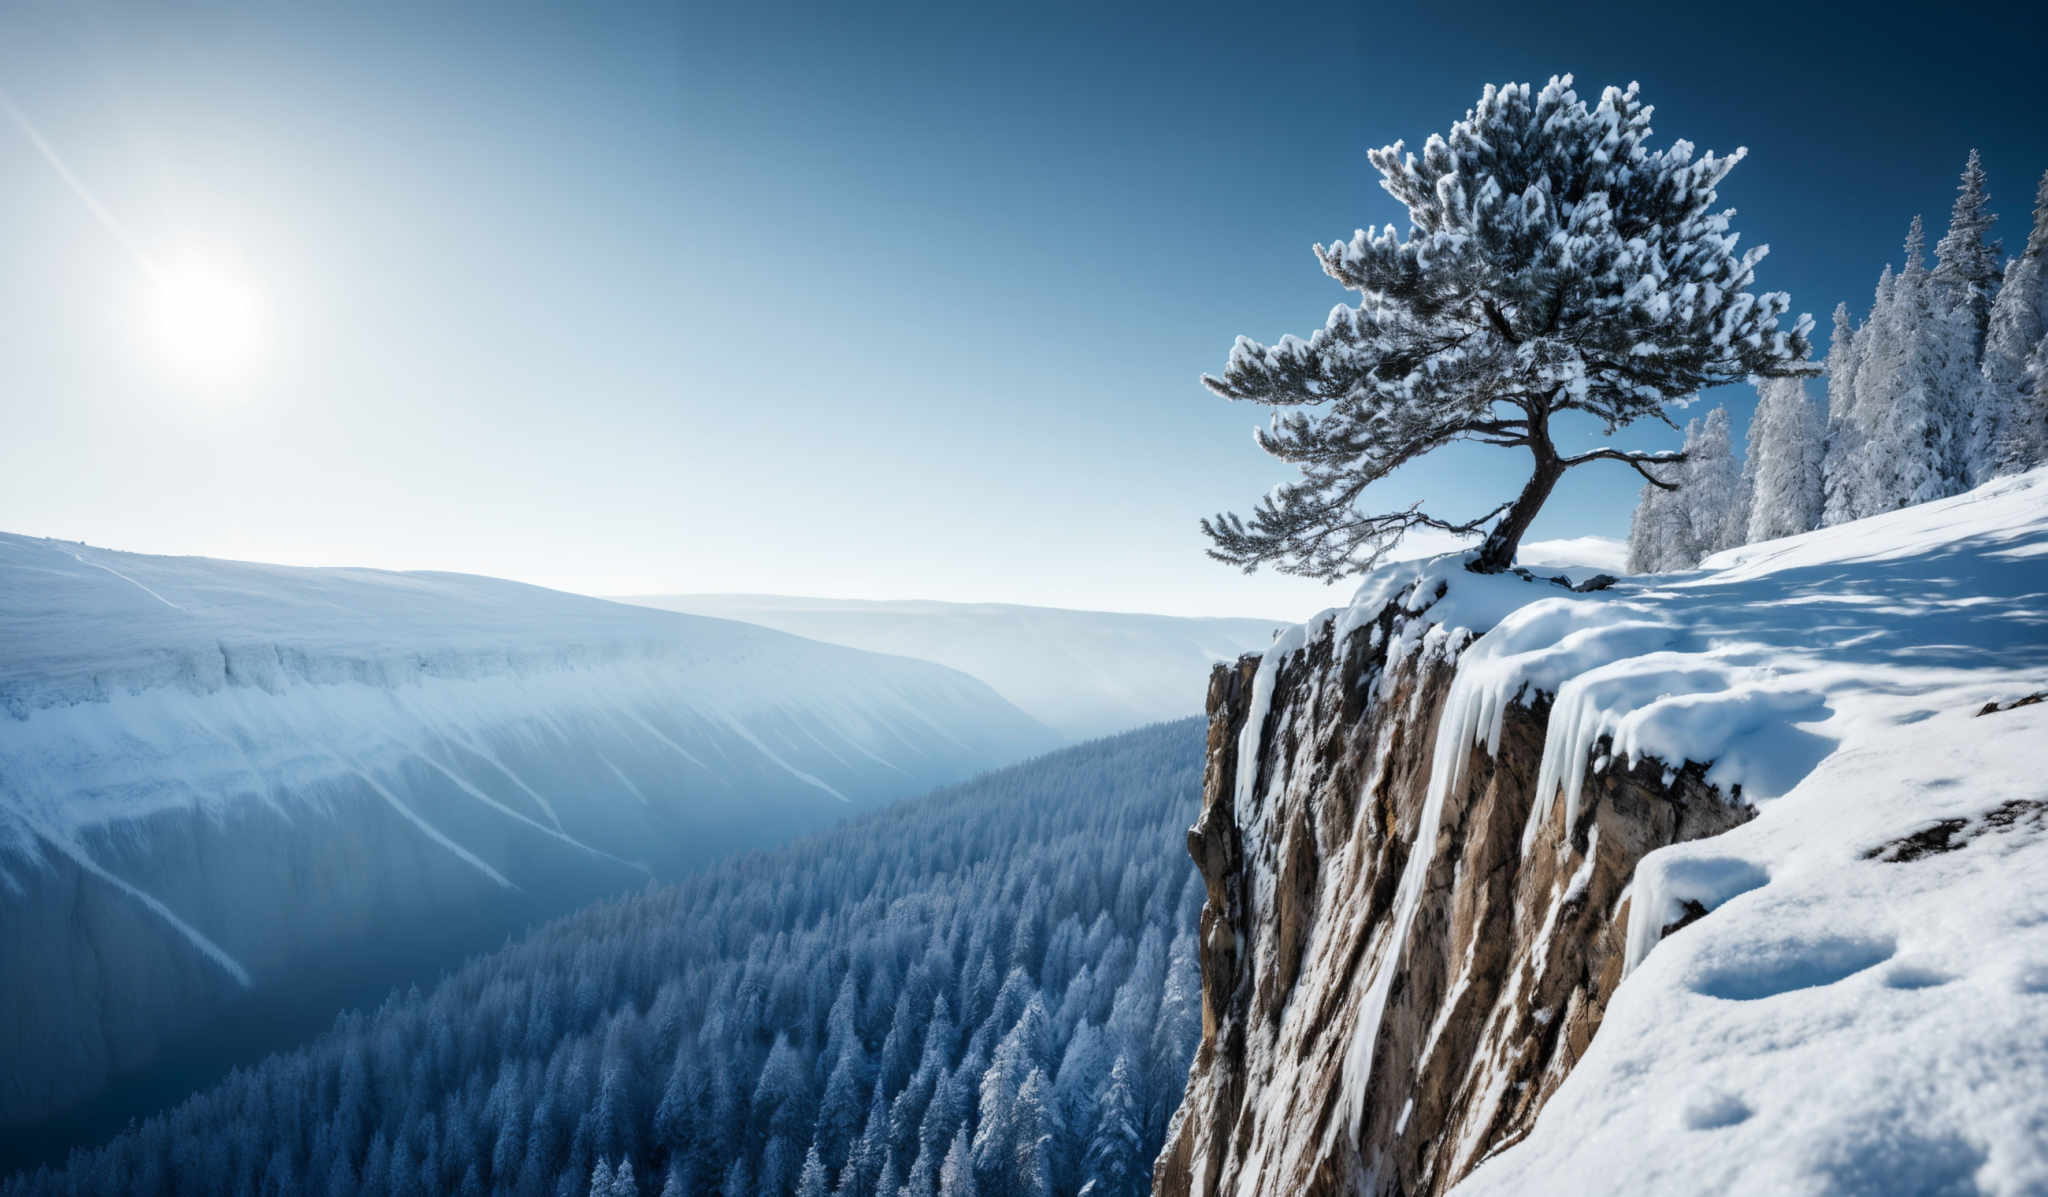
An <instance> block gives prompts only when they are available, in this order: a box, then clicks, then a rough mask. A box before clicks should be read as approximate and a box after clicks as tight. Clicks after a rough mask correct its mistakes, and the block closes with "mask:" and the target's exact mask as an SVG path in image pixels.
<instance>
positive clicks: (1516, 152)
mask: <svg viewBox="0 0 2048 1197" xmlns="http://www.w3.org/2000/svg"><path fill="white" fill-rule="evenodd" d="M1650 135H1651V128H1650V108H1649V106H1647V105H1645V104H1644V103H1643V102H1642V101H1641V99H1640V98H1639V97H1638V95H1637V91H1636V87H1635V85H1633V84H1631V85H1630V86H1629V87H1627V88H1626V89H1622V88H1612V87H1610V88H1608V89H1607V90H1606V91H1605V92H1604V93H1603V94H1602V95H1601V98H1600V101H1599V103H1598V104H1597V105H1594V106H1592V107H1588V106H1587V105H1586V104H1585V103H1584V102H1583V101H1582V100H1580V99H1579V97H1578V96H1577V95H1576V94H1575V93H1574V92H1573V91H1572V89H1571V78H1570V76H1563V77H1558V78H1553V79H1551V80H1550V82H1549V84H1548V85H1546V86H1545V87H1544V88H1543V89H1542V91H1541V92H1535V91H1534V89H1532V88H1531V87H1529V86H1528V85H1527V84H1509V85H1506V86H1503V87H1493V86H1488V87H1487V88H1486V90H1485V92H1484V93H1483V94H1482V95H1481V97H1480V100H1479V103H1478V104H1477V105H1476V106H1475V107H1474V108H1472V109H1471V110H1470V111H1469V112H1467V113H1466V116H1465V119H1464V120H1462V121H1459V122H1457V123H1456V124H1454V125H1452V126H1451V129H1450V132H1449V134H1448V136H1432V137H1430V139H1429V140H1428V142H1427V143H1426V144H1425V145H1424V147H1423V151H1422V156H1421V157H1420V158H1419V159H1418V158H1417V157H1416V156H1415V155H1413V154H1409V153H1406V152H1405V150H1404V147H1403V145H1402V143H1400V142H1396V143H1394V144H1393V145H1390V146H1387V147H1385V148H1384V149H1380V150H1376V151H1374V152H1373V153H1372V154H1371V155H1370V159H1371V161H1372V164H1373V166H1374V167H1375V168H1377V169H1378V170H1379V172H1380V174H1381V176H1382V182H1381V186H1382V187H1384V188H1385V189H1386V191H1387V192H1388V193H1389V194H1391V195H1392V196H1393V197H1394V198H1395V199H1396V200H1398V201H1400V202H1401V203H1402V204H1403V205H1405V206H1406V207H1407V209H1408V220H1409V228H1408V230H1407V232H1406V233H1405V234H1404V233H1399V232H1397V231H1396V230H1395V229H1394V227H1393V226H1392V225H1389V226H1387V227H1386V228H1385V229H1383V230H1380V231H1377V232H1372V231H1367V230H1363V229H1361V230H1359V231H1358V232H1357V233H1356V234H1355V235H1354V236H1353V237H1352V239H1351V240H1350V241H1349V242H1335V243H1332V244H1330V245H1327V246H1318V247H1317V249H1316V256H1317V258H1318V259H1319V260H1320V261H1321V263H1322V266H1323V270H1324V271H1325V272H1326V273H1327V274H1329V275H1330V277H1332V278H1334V279H1336V280H1337V281H1338V282H1339V283H1342V284H1343V285H1344V286H1345V287H1347V288H1349V289H1352V290H1355V291H1357V292H1359V294H1360V297H1361V298H1360V300H1359V302H1358V304H1357V306H1355V307H1347V306H1343V305H1339V306H1338V307H1337V308H1336V309H1335V310H1333V311H1332V312H1331V313H1330V316H1329V319H1328V321H1327V322H1326V323H1325V325H1324V327H1323V328H1321V329H1319V330H1318V331H1317V332H1315V333H1314V334H1313V335H1312V336H1311V337H1309V338H1308V339H1307V340H1302V339H1299V338H1296V337H1285V338H1282V339H1281V340H1280V341H1279V342H1277V343H1275V344H1273V345H1271V346H1266V345H1261V344H1258V343H1257V342H1254V341H1251V340H1249V339H1247V338H1242V337H1240V338H1239V339H1238V341H1237V344H1236V346H1235V347H1234V348H1233V349H1232V350H1231V354H1230V360H1229V363H1228V365H1227V366H1226V367H1225V368H1224V371H1223V375H1222V377H1220V378H1214V377H1209V378H1205V379H1204V380H1203V381H1204V382H1205V383H1207V385H1208V386H1209V387H1210V389H1212V390H1214V391H1215V392H1217V393H1218V394H1220V395H1223V396H1225V397H1226V398H1230V399H1235V400H1248V401H1251V402H1255V403H1262V404H1267V405H1269V406H1273V407H1276V408H1288V409H1295V410H1288V411H1279V412H1276V413H1275V414H1274V416H1273V418H1272V421H1271V422H1270V424H1269V425H1268V427H1266V428H1265V429H1263V430H1261V431H1259V432H1258V434H1257V440H1258V444H1259V446H1260V447H1261V448H1263V449H1264V450H1265V451H1266V452H1268V453H1270V454H1272V455H1273V456H1275V457H1278V458H1280V459H1282V460H1284V461H1288V462H1292V463H1294V464H1295V465H1297V466H1299V467H1300V469H1301V473H1302V477H1301V478H1300V479H1299V480H1298V481H1294V482H1290V483H1287V484H1284V485H1282V486H1280V487H1278V488H1276V489H1275V490H1274V491H1273V492H1271V493H1270V494H1269V495H1268V496H1267V497H1266V498H1265V499H1264V500H1263V501H1262V502H1261V503H1260V504H1259V506H1258V507H1257V508H1256V509H1255V511H1254V513H1253V515H1252V518H1251V519H1250V520H1249V521H1246V520H1245V519H1243V518H1241V517H1239V516H1236V515H1232V514H1220V515H1217V516H1216V517H1214V518H1213V519H1206V520H1204V521H1202V529H1203V531H1204V532H1205V533H1206V534H1207V535H1208V536H1209V538H1210V540H1211V541H1212V542H1213V544H1212V547H1211V548H1210V550H1209V551H1210V555H1211V556H1213V557H1215V558H1217V559H1218V560H1220V561H1224V562H1227V563H1229V564H1232V565H1237V566H1240V567H1242V568H1244V569H1246V570H1247V571H1249V570H1252V569H1256V568H1257V567H1258V566H1260V565H1264V564H1271V565H1273V566H1274V567H1275V568H1277V569H1279V570H1280V571H1281V572H1284V573H1294V574H1302V575H1306V576H1310V577H1319V578H1324V579H1332V580H1334V579H1336V578H1339V577H1342V576H1344V575H1346V574H1349V573H1354V572H1357V571H1359V570H1362V569H1365V568H1368V567H1370V566H1371V565H1372V564H1373V563H1374V562H1375V561H1377V560H1378V559H1379V558H1380V557H1381V556H1382V555H1383V554H1384V553H1385V552H1386V551H1387V550H1388V549H1389V548H1391V547H1392V546H1393V545H1394V544H1395V543H1397V542H1398V541H1399V540H1400V539H1401V537H1402V536H1403V535H1404V534H1406V533H1407V532H1409V531H1410V530H1412V529H1415V528H1433V529H1438V530H1442V531H1448V532H1453V533H1458V534H1476V533H1478V532H1479V531H1481V530H1482V529H1487V528H1488V525H1489V524H1490V525H1491V528H1490V530H1489V531H1487V535H1486V540H1485V542H1484V544H1483V545H1482V547H1481V548H1480V550H1479V552H1478V554H1477V556H1476V558H1475V560H1474V561H1473V568H1475V569H1478V570H1482V571H1497V570H1502V569H1505V568H1507V567H1508V566H1509V565H1511V564H1513V562H1514V556H1515V549H1516V547H1517V546H1518V545H1519V543H1520V541H1521V538H1522V535H1523V533H1525V532H1526V531H1527V530H1528V527H1529V524H1530V522H1531V521H1532V520H1534V519H1535V517H1536V513H1537V512H1538V511H1539V510H1540V509H1541V508H1542V506H1543V503H1544V501H1545V500H1546V499H1548V498H1549V496H1550V492H1551V490H1552V488H1553V487H1554V486H1555V485H1556V484H1557V480H1558V479H1559V478H1560V477H1562V476H1563V475H1564V473H1565V471H1566V470H1568V469H1570V468H1571V467H1573V466H1578V465H1584V464H1587V463H1589V462H1593V461H1620V462H1625V463H1627V464H1629V465H1631V466H1634V467H1635V468H1636V469H1637V470H1638V471H1639V472H1641V473H1642V474H1643V476H1644V477H1645V479H1648V480H1651V481H1653V483H1654V484H1655V485H1659V486H1661V485H1664V483H1662V482H1661V481H1659V480H1656V479H1655V478H1654V476H1653V475H1652V474H1651V473H1650V472H1649V471H1648V470H1647V469H1645V468H1644V467H1645V466H1646V465H1648V464H1651V463H1655V462H1659V461H1670V460H1672V459H1673V455H1672V454H1669V453H1636V452H1630V451H1626V450H1622V449H1616V448H1599V449H1594V450H1591V451H1589V452H1585V453H1580V454H1575V455H1567V454H1565V453H1562V452H1560V451H1559V450H1558V448H1557V446H1556V444H1555V443H1554V441H1553V440H1552V438H1551V427H1550V422H1551V419H1552V417H1554V416H1559V415H1562V414H1564V413H1566V412H1577V413H1583V414H1585V415H1588V416H1590V417H1592V418H1593V419H1595V420H1598V421H1599V422H1600V423H1601V424H1603V425H1604V426H1605V427H1606V428H1607V429H1608V430H1610V431H1611V430H1613V429H1615V428H1619V427H1621V426H1623V425H1626V424H1631V423H1634V422H1635V421H1636V420H1639V419H1643V418H1646V417H1647V418H1656V419H1663V420H1665V421H1666V422H1667V423H1668V422H1669V417H1667V416H1666V415H1665V414H1664V408H1665V407H1666V405H1668V404H1671V403H1674V402H1676V401H1679V400H1682V399H1684V398H1685V397H1687V396H1690V395H1692V394H1694V393H1696V392H1697V391H1698V390H1699V389H1700V388H1701V387H1702V386H1706V385H1710V384H1713V383H1718V382H1732V381H1734V380H1736V379H1738V378H1742V377H1746V376H1748V375H1752V374H1756V375H1764V376H1774V375H1779V374H1788V373H1790V374H1798V373H1810V372H1813V367H1811V366H1810V365H1808V364H1807V357H1808V353H1809V346H1808V343H1807V333H1808V331H1809V329H1810V327H1811V321H1810V320H1809V319H1808V318H1806V317H1804V316H1802V317H1800V318H1799V320H1798V321H1797V322H1796V323H1795V325H1794V326H1793V327H1792V328H1791V329H1789V330H1786V329H1781V328H1779V327H1778V320H1779V317H1781V316H1782V315H1784V313H1785V311H1786V309H1787V306H1788V304H1789V300H1788V299H1787V298H1786V297H1785V295H1783V294H1782V293H1777V292H1771V293H1766V294H1762V295H1758V294H1754V293H1752V292H1751V291H1750V290H1749V287H1750V286H1751V285H1752V283H1753V281H1754V277H1755V269H1756V265H1757V263H1758V262H1759V261H1760V260H1762V258H1763V256H1764V254H1765V253H1766V252H1767V251H1766V248H1765V247H1762V246H1759V247H1757V248H1754V249H1751V250H1749V251H1748V252H1746V253H1741V254H1738V253H1737V252H1736V249H1735V238H1734V237H1733V236H1732V235H1731V234H1730V232H1729V217H1730V215H1731V213H1730V212H1728V211H1725V210H1721V209H1718V208H1716V207H1715V188H1716V187H1717V186H1718V185H1719V183H1720V182H1721V180H1722V179H1723V178H1725V177H1726V176H1727V174H1728V171H1729V170H1730V169H1732V168H1733V167H1734V165H1735V164H1736V163H1737V162H1739V161H1740V160H1741V159H1742V157H1743V151H1742V150H1740V149H1738V150H1736V151H1735V152H1734V153H1732V154H1729V155H1727V156H1725V157H1716V156H1715V155H1713V154H1711V153H1709V154H1704V155H1701V156H1699V157H1697V158H1695V157H1694V154H1693V146H1692V144H1691V143H1690V142H1687V141H1683V140H1681V141H1678V142H1675V143H1673V144H1672V145H1671V146H1670V147H1669V148H1667V149H1663V150H1657V151H1652V150H1650V149H1649V148H1648V145H1647V142H1648V140H1649V137H1650ZM1302 408H1322V409H1323V410H1322V411H1320V412H1318V413H1316V414H1314V415H1311V414H1309V413H1308V412H1305V411H1302V410H1299V409H1302ZM1454 441H1476V442H1479V443H1481V444H1488V445H1496V446H1503V447H1509V448H1518V449H1522V450H1525V451H1526V452H1528V453H1529V454H1530V456H1531V457H1532V458H1533V461H1532V463H1531V473H1530V476H1529V479H1528V481H1527V483H1526V484H1525V485H1524V486H1523V488H1522V491H1521V494H1520V495H1519V496H1518V497H1516V498H1514V499H1512V500H1510V501H1508V502H1505V503H1502V504H1500V505H1499V506H1498V507H1495V508H1494V509H1493V510H1491V511H1487V512H1484V513H1482V514H1480V515H1478V516H1475V517H1472V518H1469V519H1457V518H1448V517H1443V516H1438V515H1434V514H1431V513H1429V512H1425V511H1424V510H1423V509H1422V507H1421V505H1420V504H1414V505H1411V506H1408V507H1405V508H1399V509H1396V510H1393V511H1386V512H1380V513H1369V512H1367V511H1364V510H1361V509H1360V507H1359V501H1360V499H1361V498H1362V496H1363V492H1364V491H1365V489H1366V488H1367V487H1368V486H1369V485H1371V484H1372V483H1374V482H1377V481H1379V480H1381V479H1383V478H1385V477H1386V476H1387V475H1389V474H1390V473H1392V472H1393V471H1394V470H1395V469H1397V468H1399V467H1400V466H1401V465H1403V464H1405V463H1407V462H1409V461H1413V460H1414V459H1415V458H1417V457H1419V456H1422V455H1423V454H1426V453H1428V452H1430V451H1432V450H1435V449H1438V448H1441V447H1443V446H1445V445H1447V444H1450V443H1452V442H1454Z"/></svg>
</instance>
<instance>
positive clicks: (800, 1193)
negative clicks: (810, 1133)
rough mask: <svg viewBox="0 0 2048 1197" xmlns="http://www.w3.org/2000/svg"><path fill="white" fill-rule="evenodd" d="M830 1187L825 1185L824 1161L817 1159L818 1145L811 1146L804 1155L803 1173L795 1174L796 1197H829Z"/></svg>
mask: <svg viewBox="0 0 2048 1197" xmlns="http://www.w3.org/2000/svg"><path fill="white" fill-rule="evenodd" d="M830 1193H831V1187H830V1186H829V1185H827V1184H826V1183H825V1161H824V1160H822V1159H819V1158H818V1145H817V1144H816V1143H813V1144H811V1148H810V1150H809V1151H806V1152H805V1153H804V1167H803V1171H801V1172H799V1173H797V1178H796V1197H829V1194H830Z"/></svg>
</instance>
